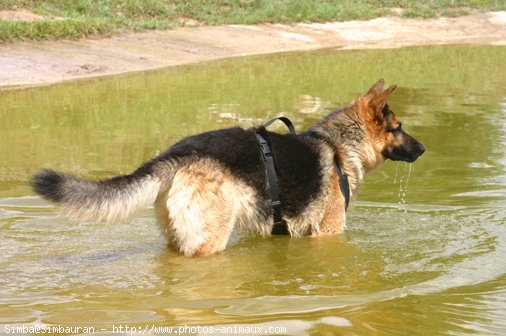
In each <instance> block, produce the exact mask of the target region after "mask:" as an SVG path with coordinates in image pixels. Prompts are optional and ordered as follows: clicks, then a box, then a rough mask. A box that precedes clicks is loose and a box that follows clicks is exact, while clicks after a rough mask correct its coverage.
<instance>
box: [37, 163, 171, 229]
mask: <svg viewBox="0 0 506 336" xmlns="http://www.w3.org/2000/svg"><path fill="white" fill-rule="evenodd" d="M31 185H32V188H33V190H34V191H35V192H37V193H38V194H39V195H41V196H42V197H43V198H45V199H47V200H49V201H51V202H53V203H55V204H56V205H58V206H59V207H60V208H61V209H62V211H63V212H65V213H66V214H67V215H69V216H70V217H71V218H75V219H84V220H93V221H104V222H118V221H123V220H126V219H128V218H130V217H132V216H133V215H134V214H135V213H136V212H137V211H139V210H140V209H142V208H144V207H146V206H147V205H149V204H151V203H153V202H154V201H155V199H156V197H157V195H158V192H159V190H160V185H161V183H160V179H159V178H157V177H156V176H154V175H152V174H139V173H137V174H136V173H134V174H131V175H125V176H117V177H114V178H111V179H109V180H104V181H89V180H84V179H81V178H78V177H75V176H72V175H66V174H62V173H58V172H55V171H54V170H50V169H46V170H43V171H41V172H40V173H38V174H36V175H34V176H33V178H32V181H31Z"/></svg>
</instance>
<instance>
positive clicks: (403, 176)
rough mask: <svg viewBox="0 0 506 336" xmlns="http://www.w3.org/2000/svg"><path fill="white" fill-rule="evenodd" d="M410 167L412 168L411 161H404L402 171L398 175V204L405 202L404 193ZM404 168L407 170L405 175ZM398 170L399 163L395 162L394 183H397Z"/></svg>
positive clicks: (406, 187) (406, 190) (409, 174)
mask: <svg viewBox="0 0 506 336" xmlns="http://www.w3.org/2000/svg"><path fill="white" fill-rule="evenodd" d="M406 167H407V168H406ZM411 169H412V163H406V164H405V165H404V166H403V167H402V172H401V174H400V177H399V192H398V193H397V198H398V199H399V201H398V204H399V205H404V204H406V195H407V192H408V186H409V178H410V177H411ZM406 170H407V175H406ZM398 171H399V163H397V168H396V172H395V178H394V184H397V174H398Z"/></svg>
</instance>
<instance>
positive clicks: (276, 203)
mask: <svg viewBox="0 0 506 336" xmlns="http://www.w3.org/2000/svg"><path fill="white" fill-rule="evenodd" d="M264 129H265V127H264ZM259 132H260V131H259V130H257V132H256V133H255V134H256V136H257V139H258V142H259V143H260V147H261V149H262V156H263V158H264V161H265V167H266V169H267V183H268V184H269V189H270V192H271V200H272V216H273V220H274V224H273V226H272V231H271V232H272V234H276V235H286V234H288V233H289V232H288V228H287V227H286V224H285V223H283V219H282V218H281V201H280V200H279V191H278V176H277V175H276V167H275V166H274V157H273V156H272V151H271V148H270V146H269V142H268V141H267V140H266V139H265V138H264V137H263V136H262V135H261V134H260V133H259Z"/></svg>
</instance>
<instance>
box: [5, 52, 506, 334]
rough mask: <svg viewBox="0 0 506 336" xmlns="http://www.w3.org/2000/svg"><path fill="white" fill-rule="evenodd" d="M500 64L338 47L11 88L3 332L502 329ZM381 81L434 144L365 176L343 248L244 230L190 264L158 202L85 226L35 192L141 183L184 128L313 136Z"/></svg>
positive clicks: (503, 55)
mask: <svg viewBox="0 0 506 336" xmlns="http://www.w3.org/2000/svg"><path fill="white" fill-rule="evenodd" d="M505 60H506V47H497V46H496V47H494V46H444V47H443V46H437V47H419V48H418V47H417V48H407V49H396V50H368V51H335V50H327V51H322V52H309V53H308V52H306V53H293V54H281V55H271V56H261V57H248V58H238V59H230V60H222V61H218V62H211V63H203V64H198V65H191V66H182V67H175V68H170V69H165V70H160V71H154V72H144V73H137V74H132V75H124V76H116V77H111V78H102V79H94V80H85V81H77V82H69V83H64V84H59V85H54V86H49V87H42V88H33V89H25V90H17V91H4V92H0V242H1V244H0V324H2V326H1V327H0V331H2V329H1V328H3V330H4V331H6V330H7V329H6V328H12V326H14V325H17V326H22V325H25V326H34V325H65V326H93V327H95V328H96V329H95V330H98V331H101V333H102V334H104V335H105V334H108V331H111V330H112V327H113V325H114V326H116V327H117V326H119V325H123V326H129V327H139V328H144V327H146V326H149V328H151V326H155V327H164V326H165V327H167V326H185V325H192V326H197V325H200V326H215V327H223V326H236V327H237V326H241V327H260V328H263V329H262V330H263V331H267V330H268V328H269V327H283V328H287V329H286V332H285V333H284V334H290V335H305V334H311V335H333V334H340V335H443V334H445V335H446V334H452V335H464V334H479V335H492V334H494V335H499V334H506V225H505V224H506V146H505V145H506V91H505V88H506V62H505ZM380 77H384V78H385V79H386V81H387V84H391V83H397V85H398V88H397V90H396V91H395V92H394V94H393V96H392V97H391V100H390V105H391V108H392V109H393V110H394V111H395V112H396V113H397V115H398V116H399V117H400V119H401V120H402V122H403V125H404V126H403V127H404V128H405V129H406V130H407V131H408V132H409V133H411V134H412V135H413V136H415V137H416V138H418V139H419V140H420V141H421V142H423V144H424V145H425V146H426V147H427V152H426V153H425V154H424V155H423V156H422V157H421V158H420V159H419V160H418V161H417V162H415V163H413V164H412V165H409V164H406V163H399V164H398V163H394V162H387V163H386V164H385V166H384V167H383V169H381V170H379V171H377V172H375V173H373V174H371V175H370V176H369V177H368V178H367V179H366V183H365V185H364V187H363V188H362V190H361V194H360V195H359V198H358V202H356V203H355V206H354V207H353V208H352V209H351V210H350V212H349V218H348V227H347V230H346V231H345V233H344V234H343V235H342V236H340V237H334V238H329V239H309V238H303V239H289V238H286V237H273V238H269V239H262V238H258V237H236V239H235V241H234V242H232V244H231V246H230V247H229V248H228V249H227V250H226V251H225V252H223V253H220V254H218V255H215V256H212V257H209V258H202V259H187V258H184V257H180V256H177V255H175V254H174V253H173V252H171V251H169V250H168V249H167V248H166V241H165V239H164V237H163V236H162V235H161V234H160V232H159V231H158V228H157V225H156V224H155V221H154V217H153V210H152V209H146V210H145V211H143V212H142V213H141V214H140V215H138V216H137V217H135V218H134V219H133V220H132V221H130V222H129V223H122V224H115V225H105V224H102V223H84V222H74V221H70V220H67V219H65V218H64V217H62V216H60V215H59V214H58V213H57V212H56V211H55V210H54V208H52V207H51V206H49V205H48V204H47V203H45V202H43V201H42V200H41V199H39V198H38V197H35V196H34V194H33V192H31V190H30V189H29V187H28V186H27V181H28V180H29V178H30V176H31V174H33V173H35V172H36V171H37V170H39V169H40V168H42V167H51V168H54V169H57V170H61V171H64V172H69V173H75V174H78V175H81V176H86V177H90V178H105V177H110V176H114V175H117V174H124V173H129V172H131V171H132V170H134V169H135V168H136V167H138V166H139V165H140V164H141V163H142V162H143V161H145V160H147V159H149V158H150V157H152V156H154V155H155V154H157V153H159V152H160V151H162V150H164V149H166V148H167V147H168V146H169V145H170V144H172V143H174V142H175V141H176V140H178V139H180V138H181V137H183V136H187V135H190V134H195V133H198V132H202V131H206V130H211V129H216V128H223V127H228V126H232V125H237V124H238V125H241V126H244V127H249V126H253V125H258V124H260V123H262V122H264V121H266V120H268V119H269V118H271V117H275V116H278V115H285V116H288V117H290V118H291V119H292V121H294V123H295V124H296V127H297V128H298V130H299V131H300V130H302V129H304V128H306V127H309V126H310V125H311V124H312V123H313V122H314V121H316V120H317V119H318V118H320V117H322V116H323V115H325V114H326V113H327V112H329V111H330V110H329V109H331V108H332V107H335V106H338V105H342V104H345V103H348V102H349V101H351V100H352V99H353V98H355V97H356V96H358V95H360V94H361V93H362V92H364V91H365V90H367V89H368V88H369V87H370V86H371V85H372V84H374V83H375V82H376V80H377V79H378V78H380ZM280 130H281V128H280ZM10 330H12V329H10ZM155 331H156V330H155ZM271 332H272V333H274V332H275V330H274V331H273V330H271ZM152 334H154V332H153V333H152ZM217 334H219V333H217Z"/></svg>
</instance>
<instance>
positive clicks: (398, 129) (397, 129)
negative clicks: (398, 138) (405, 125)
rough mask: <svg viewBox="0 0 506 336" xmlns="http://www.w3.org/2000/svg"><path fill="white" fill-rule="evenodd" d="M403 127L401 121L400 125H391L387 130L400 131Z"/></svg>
mask: <svg viewBox="0 0 506 336" xmlns="http://www.w3.org/2000/svg"><path fill="white" fill-rule="evenodd" d="M401 127H402V123H399V125H398V126H397V127H396V128H393V127H392V126H390V125H389V126H388V127H387V131H388V132H392V133H395V132H400V131H401Z"/></svg>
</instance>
